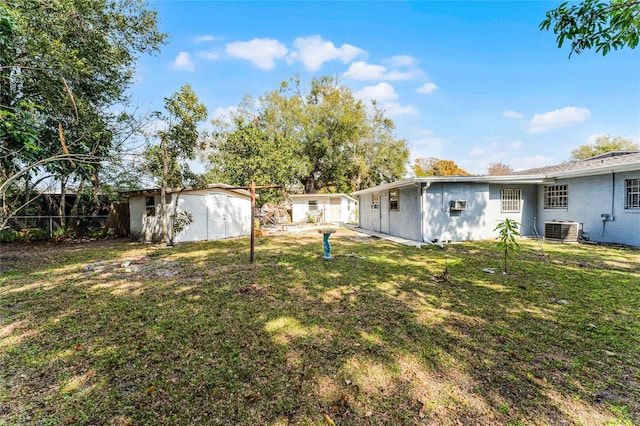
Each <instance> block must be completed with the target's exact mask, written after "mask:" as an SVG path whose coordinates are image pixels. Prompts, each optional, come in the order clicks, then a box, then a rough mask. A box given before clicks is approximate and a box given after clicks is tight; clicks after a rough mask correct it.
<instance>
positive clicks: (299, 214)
mask: <svg viewBox="0 0 640 426" xmlns="http://www.w3.org/2000/svg"><path fill="white" fill-rule="evenodd" d="M289 197H290V199H291V220H292V221H293V222H318V223H352V222H355V221H356V220H357V209H358V201H357V200H356V199H355V198H353V197H351V196H350V195H347V194H294V195H290V196H289Z"/></svg>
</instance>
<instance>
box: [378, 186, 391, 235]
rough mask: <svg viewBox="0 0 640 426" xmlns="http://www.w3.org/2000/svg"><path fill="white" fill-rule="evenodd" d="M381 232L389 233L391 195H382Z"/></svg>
mask: <svg viewBox="0 0 640 426" xmlns="http://www.w3.org/2000/svg"><path fill="white" fill-rule="evenodd" d="M380 232H382V233H383V234H388V233H389V197H388V196H387V195H380Z"/></svg>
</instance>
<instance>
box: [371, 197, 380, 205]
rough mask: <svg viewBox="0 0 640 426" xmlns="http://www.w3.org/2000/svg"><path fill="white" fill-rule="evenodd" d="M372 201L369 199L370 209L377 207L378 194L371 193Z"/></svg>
mask: <svg viewBox="0 0 640 426" xmlns="http://www.w3.org/2000/svg"><path fill="white" fill-rule="evenodd" d="M372 197H373V198H372V201H371V208H372V209H377V208H378V204H380V194H373V196H372Z"/></svg>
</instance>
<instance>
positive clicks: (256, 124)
mask: <svg viewBox="0 0 640 426" xmlns="http://www.w3.org/2000/svg"><path fill="white" fill-rule="evenodd" d="M240 120H241V121H240V122H238V123H236V126H237V127H236V128H235V129H234V130H233V131H231V132H230V133H228V134H226V135H225V136H224V137H220V135H218V138H214V139H212V143H211V145H212V148H213V153H212V154H211V155H210V156H209V161H210V163H211V169H210V170H209V172H208V177H207V180H208V181H218V182H225V183H228V184H230V185H237V186H248V185H249V184H250V183H251V181H256V182H260V185H281V186H286V185H290V184H292V183H294V176H295V175H296V174H297V173H298V167H299V165H300V162H299V161H298V155H297V152H296V145H295V142H294V141H293V140H292V139H290V138H286V137H284V136H282V135H280V134H277V133H271V134H269V133H267V132H266V131H265V129H264V127H263V126H262V125H261V123H260V121H259V120H257V119H256V120H254V121H251V122H249V123H245V122H244V121H243V120H242V119H240Z"/></svg>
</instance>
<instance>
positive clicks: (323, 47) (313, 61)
mask: <svg viewBox="0 0 640 426" xmlns="http://www.w3.org/2000/svg"><path fill="white" fill-rule="evenodd" d="M293 46H294V47H295V48H296V50H295V51H293V52H291V54H290V55H289V61H290V62H293V61H300V62H302V63H303V64H304V66H306V67H307V68H308V69H310V70H312V71H317V70H319V69H320V67H321V66H322V64H323V63H325V62H327V61H331V60H334V59H339V60H341V61H342V62H344V63H348V62H351V61H352V60H353V59H354V58H356V57H357V56H359V55H361V54H364V53H366V52H365V51H364V50H362V49H360V48H358V47H355V46H352V45H350V44H343V45H342V46H340V47H336V46H335V45H334V44H333V43H332V42H330V41H325V40H323V39H322V37H320V36H319V35H315V36H310V37H298V38H296V39H295V41H294V42H293Z"/></svg>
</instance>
